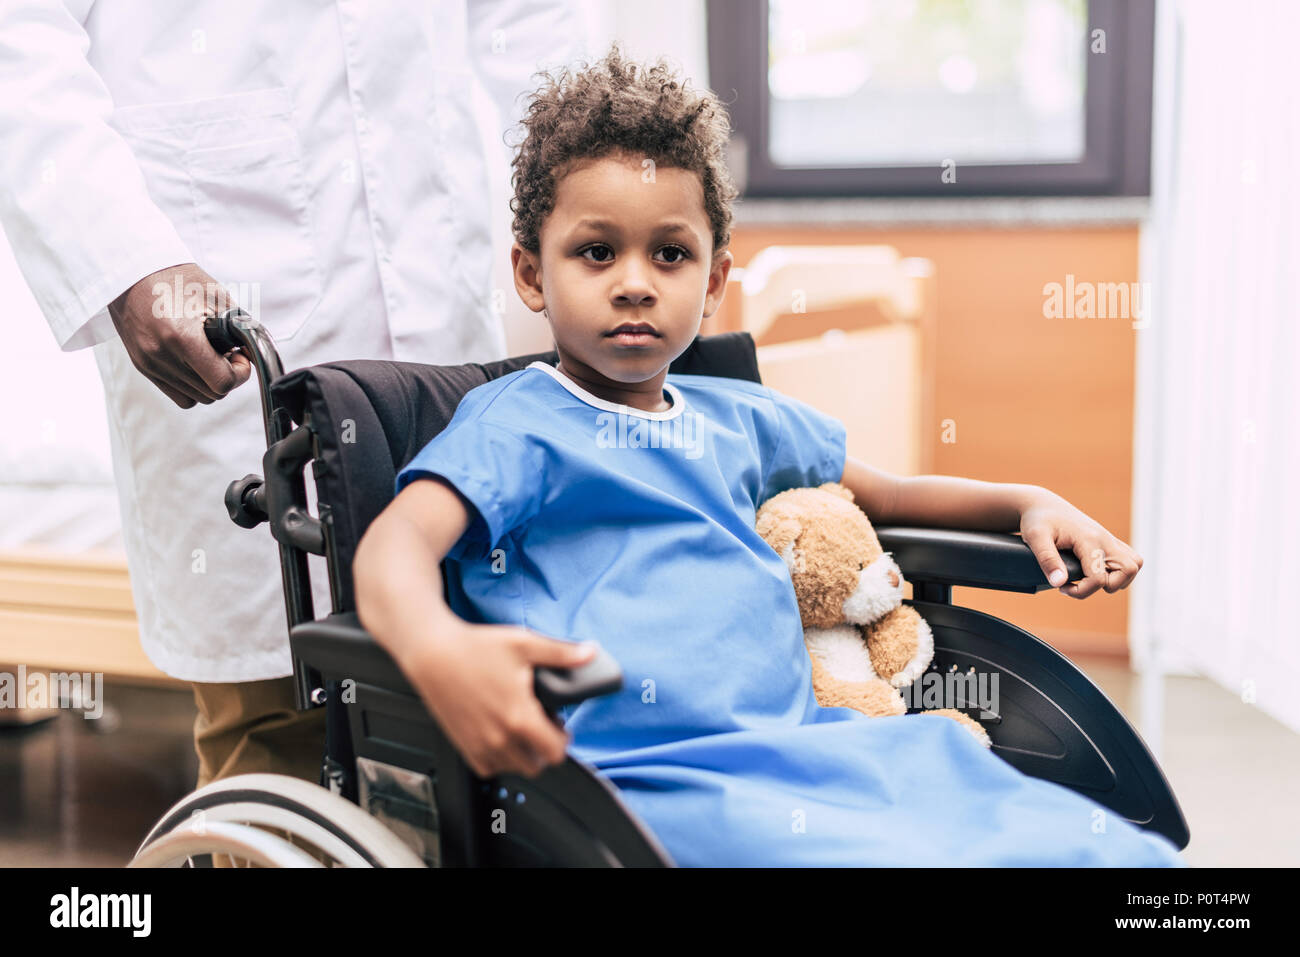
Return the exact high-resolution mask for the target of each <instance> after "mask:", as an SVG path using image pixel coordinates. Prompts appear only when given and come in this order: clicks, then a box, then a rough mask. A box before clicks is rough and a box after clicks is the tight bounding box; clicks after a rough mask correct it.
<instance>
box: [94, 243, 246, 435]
mask: <svg viewBox="0 0 1300 957" xmlns="http://www.w3.org/2000/svg"><path fill="white" fill-rule="evenodd" d="M234 305H235V304H234V303H233V302H232V301H231V300H230V296H229V294H228V293H227V292H226V290H225V289H224V288H222V286H221V285H220V284H219V283H218V282H217V281H216V280H215V279H213V278H212V277H211V276H209V275H208V274H207V273H205V272H204V271H203V270H202V269H200V268H199V267H198V266H197V265H195V264H194V263H184V264H182V265H179V266H169V267H168V268H166V269H160V270H159V271H158V272H155V273H152V274H150V275H148V276H145V277H144V278H143V279H141V280H140V281H139V282H137V283H136V284H135V285H134V286H132V287H131V288H130V289H128V290H127V291H126V292H124V293H122V295H120V296H118V297H117V298H116V299H114V300H113V301H112V302H111V303H109V306H108V314H109V316H110V317H111V318H112V320H113V325H114V326H116V327H117V334H118V335H119V336H120V337H121V339H122V344H123V345H124V346H125V347H126V354H127V355H128V356H130V357H131V362H132V364H134V365H135V367H136V368H137V369H139V370H140V372H141V373H142V374H143V375H144V376H145V378H147V379H148V380H149V381H150V382H152V383H153V384H154V385H156V386H157V387H158V388H159V389H160V390H161V391H162V393H163V394H164V395H166V396H167V398H169V399H171V400H172V401H173V402H175V403H176V404H177V405H179V406H180V407H181V408H182V409H188V408H191V407H192V406H193V405H194V404H195V403H196V402H202V403H203V404H204V405H208V404H210V403H212V402H214V401H216V400H217V399H220V398H222V397H224V396H225V395H226V394H227V393H228V392H230V391H231V390H232V389H235V388H237V387H238V386H240V385H243V384H244V383H245V382H246V381H248V377H249V375H250V374H251V373H252V371H253V367H252V365H251V364H250V363H249V361H248V358H247V357H246V356H243V355H241V354H240V353H239V352H231V353H229V357H228V358H227V357H223V356H222V355H220V354H219V353H217V352H216V350H214V349H213V348H212V346H211V345H210V344H209V343H208V339H207V336H206V335H205V334H204V332H203V317H204V316H205V315H211V314H213V312H222V311H224V310H226V309H229V308H231V307H232V306H234Z"/></svg>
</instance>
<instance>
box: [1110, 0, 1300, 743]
mask: <svg viewBox="0 0 1300 957" xmlns="http://www.w3.org/2000/svg"><path fill="white" fill-rule="evenodd" d="M1158 9H1159V13H1158V16H1157V24H1158V25H1157V58H1156V104H1155V128H1154V133H1155V136H1154V140H1155V143H1154V159H1153V168H1152V174H1153V195H1152V216H1151V221H1150V223H1149V224H1148V228H1147V229H1146V230H1145V233H1144V237H1143V255H1142V259H1143V262H1142V270H1143V280H1144V281H1146V282H1149V283H1150V287H1149V288H1150V292H1151V300H1152V306H1153V309H1152V313H1151V319H1150V324H1149V325H1148V326H1147V327H1146V328H1143V329H1141V330H1140V331H1139V332H1138V388H1137V398H1138V403H1137V404H1138V421H1137V432H1136V449H1135V462H1136V474H1135V501H1134V518H1135V531H1134V543H1135V547H1136V548H1137V549H1138V551H1139V552H1140V553H1141V554H1142V556H1143V558H1144V560H1145V566H1144V568H1143V570H1142V573H1141V574H1140V575H1139V577H1138V579H1137V581H1136V582H1135V583H1134V586H1133V592H1132V594H1133V601H1132V606H1131V607H1132V610H1133V611H1132V614H1133V617H1132V621H1131V622H1130V635H1131V643H1132V650H1133V656H1134V662H1135V664H1136V665H1137V666H1138V668H1139V670H1142V671H1143V673H1144V674H1146V675H1153V676H1158V675H1159V674H1160V673H1161V671H1166V672H1170V673H1183V674H1193V673H1194V674H1202V675H1205V676H1207V677H1209V678H1212V679H1213V680H1214V681H1216V682H1217V683H1219V684H1221V685H1222V686H1223V687H1224V688H1226V689H1227V690H1229V691H1230V692H1232V693H1233V694H1236V695H1241V696H1242V699H1243V701H1246V702H1247V703H1252V704H1254V705H1255V706H1257V707H1259V708H1261V709H1262V710H1263V711H1265V712H1267V713H1268V714H1270V715H1272V716H1273V717H1275V718H1276V719H1277V720H1278V721H1281V722H1282V723H1284V724H1285V725H1287V726H1288V727H1290V728H1292V729H1294V730H1296V731H1300V696H1297V695H1296V694H1295V691H1294V689H1293V688H1292V685H1293V683H1294V681H1295V676H1296V675H1297V674H1300V619H1298V618H1297V614H1298V613H1300V607H1297V603H1296V597H1295V596H1296V594H1297V592H1298V591H1300V503H1298V499H1300V421H1298V416H1297V414H1298V413H1300V385H1298V384H1297V383H1298V381H1300V334H1298V333H1297V325H1298V324H1300V306H1298V303H1300V300H1298V296H1297V294H1298V293H1300V242H1298V239H1300V188H1297V183H1296V177H1297V171H1296V162H1297V158H1298V157H1300V107H1298V106H1297V100H1296V97H1295V92H1294V89H1293V86H1294V84H1293V83H1292V81H1291V79H1290V76H1291V74H1292V73H1293V72H1294V68H1295V64H1296V50H1295V38H1296V36H1297V35H1300V4H1295V3H1293V2H1289V0H1273V2H1258V3H1251V4H1247V5H1225V4H1223V3H1217V2H1198V0H1187V2H1179V3H1170V2H1166V0H1162V3H1161V6H1160V7H1159V8H1158ZM1143 687H1144V690H1154V691H1155V692H1156V697H1154V698H1153V697H1151V696H1146V695H1144V707H1143V715H1144V716H1143V725H1144V727H1143V733H1144V735H1145V736H1146V737H1147V739H1148V742H1149V743H1151V744H1152V745H1153V747H1156V748H1157V750H1158V741H1159V724H1158V722H1159V712H1160V708H1159V703H1160V702H1159V697H1158V692H1159V683H1158V681H1157V680H1151V681H1144V683H1143ZM1153 726H1154V727H1153ZM1153 739H1154V740H1153Z"/></svg>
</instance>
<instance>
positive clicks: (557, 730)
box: [399, 621, 597, 778]
mask: <svg viewBox="0 0 1300 957" xmlns="http://www.w3.org/2000/svg"><path fill="white" fill-rule="evenodd" d="M596 650H597V649H596V647H595V646H594V645H586V644H577V643H575V642H571V641H558V640H556V639H554V638H547V637H545V636H543V635H539V634H537V633H536V632H533V631H529V630H528V629H526V628H520V627H516V626H513V625H480V624H472V623H468V622H463V621H462V622H459V623H458V624H457V625H456V626H455V630H454V631H453V632H451V633H447V632H444V633H443V634H441V635H439V637H438V639H437V640H436V641H434V642H426V643H422V644H421V647H420V650H419V651H418V652H415V653H414V656H413V657H409V658H407V660H405V661H400V662H399V664H400V665H401V667H402V671H403V672H404V673H405V674H406V675H407V677H408V678H409V679H410V681H411V683H412V684H413V685H415V687H416V690H417V691H419V693H420V696H421V698H423V699H424V703H425V705H426V706H427V707H428V708H429V710H430V711H431V712H432V713H433V716H434V717H435V718H436V719H437V720H438V724H439V725H440V726H441V727H442V730H443V731H444V732H445V733H446V735H447V737H448V738H449V739H451V743H452V744H453V745H454V746H455V748H456V750H457V751H459V752H460V755H461V757H463V758H464V759H465V762H466V763H467V764H468V765H469V766H470V767H471V768H473V770H474V773H475V774H477V775H478V776H479V777H483V778H486V777H491V776H492V775H495V774H505V773H511V774H521V775H523V776H524V777H529V778H531V777H535V776H536V775H538V774H540V773H541V772H542V771H543V770H545V768H546V767H547V766H548V765H552V764H559V763H560V762H562V761H563V760H564V755H565V749H566V748H567V746H568V743H569V735H568V732H566V731H565V730H564V728H563V727H561V726H559V725H558V724H557V722H556V721H555V720H554V719H552V718H551V716H550V715H548V714H547V713H546V711H545V710H544V709H543V708H542V705H541V702H539V701H538V700H537V696H536V695H535V694H534V693H533V669H534V668H537V667H539V666H542V667H552V668H576V667H578V666H579V665H585V664H587V663H588V662H589V661H591V659H592V658H594V657H595V655H596Z"/></svg>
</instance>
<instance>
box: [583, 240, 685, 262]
mask: <svg viewBox="0 0 1300 957" xmlns="http://www.w3.org/2000/svg"><path fill="white" fill-rule="evenodd" d="M596 249H599V250H602V251H603V252H605V253H608V254H609V255H608V256H601V257H599V258H596V259H592V260H589V261H590V262H598V263H607V262H611V261H613V258H614V250H612V249H610V247H608V246H606V245H605V244H604V243H592V244H591V245H590V246H587V247H586V248H585V249H582V250H581V251H580V252H579V253H578V255H579V256H586V255H587V253H589V252H592V251H593V250H596ZM659 252H661V253H663V252H671V253H672V254H673V255H674V257H675V258H673V259H668V260H665V262H666V263H667V264H668V265H670V266H675V265H677V263H679V262H681V261H682V260H683V259H685V258H686V257H688V256H689V255H690V252H689V251H688V250H687V249H686V248H685V247H683V246H673V245H670V246H663V247H660V249H659Z"/></svg>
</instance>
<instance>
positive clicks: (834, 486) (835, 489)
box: [817, 482, 853, 502]
mask: <svg viewBox="0 0 1300 957" xmlns="http://www.w3.org/2000/svg"><path fill="white" fill-rule="evenodd" d="M817 488H819V489H820V490H821V491H823V492H830V493H831V494H832V495H838V496H839V497H840V498H846V499H848V500H849V501H850V502H852V501H853V493H852V492H851V491H850V490H849V489H847V488H845V487H844V486H843V485H841V484H840V483H839V482H823V483H822V484H821V485H818V486H817Z"/></svg>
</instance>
